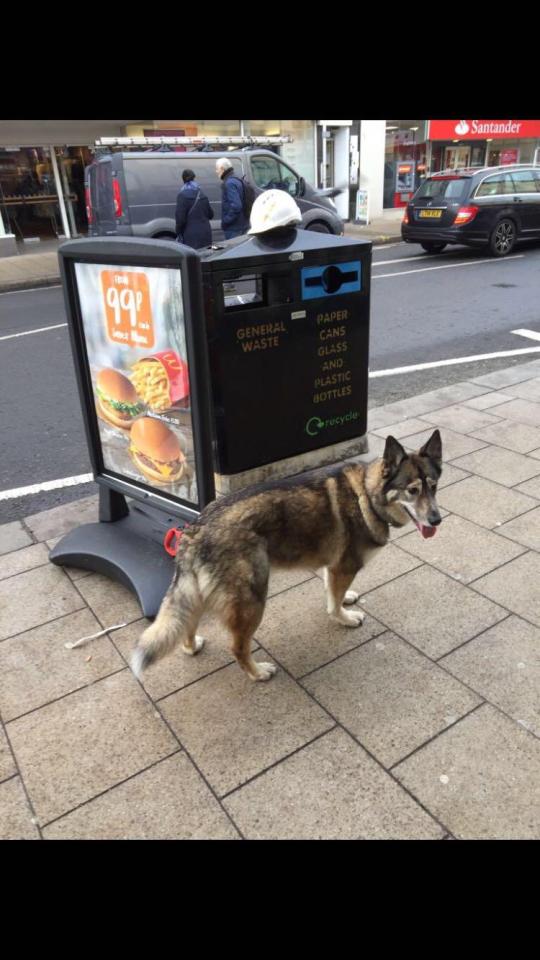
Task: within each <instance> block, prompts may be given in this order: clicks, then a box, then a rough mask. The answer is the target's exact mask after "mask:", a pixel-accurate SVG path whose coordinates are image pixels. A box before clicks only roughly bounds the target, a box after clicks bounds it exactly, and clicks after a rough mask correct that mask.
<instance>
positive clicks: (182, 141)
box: [95, 136, 292, 149]
mask: <svg viewBox="0 0 540 960" xmlns="http://www.w3.org/2000/svg"><path fill="white" fill-rule="evenodd" d="M281 143H292V137H288V136H287V137H100V138H99V139H98V140H96V142H95V146H96V147H164V146H171V147H173V146H178V147H185V146H188V145H190V144H191V145H192V146H193V147H195V149H197V148H204V147H207V146H209V145H210V144H215V145H216V146H227V147H230V146H234V147H244V148H245V147H247V148H249V147H254V146H278V145H279V144H281Z"/></svg>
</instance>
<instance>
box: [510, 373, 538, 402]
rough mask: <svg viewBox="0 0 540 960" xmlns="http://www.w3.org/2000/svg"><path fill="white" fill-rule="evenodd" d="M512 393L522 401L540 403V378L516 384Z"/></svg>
mask: <svg viewBox="0 0 540 960" xmlns="http://www.w3.org/2000/svg"><path fill="white" fill-rule="evenodd" d="M512 393H513V395H514V397H518V398H519V399H520V400H532V401H533V402H534V403H540V377H535V378H534V380H524V381H523V382H522V383H517V384H515V386H514V387H513V388H512Z"/></svg>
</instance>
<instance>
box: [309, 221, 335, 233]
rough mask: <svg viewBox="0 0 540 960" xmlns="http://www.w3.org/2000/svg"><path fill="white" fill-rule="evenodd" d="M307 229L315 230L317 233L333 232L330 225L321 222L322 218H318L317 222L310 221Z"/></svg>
mask: <svg viewBox="0 0 540 960" xmlns="http://www.w3.org/2000/svg"><path fill="white" fill-rule="evenodd" d="M306 230H314V231H315V233H332V231H331V229H330V227H329V226H327V224H326V223H321V221H320V220H316V221H315V223H310V224H308V226H307V227H306Z"/></svg>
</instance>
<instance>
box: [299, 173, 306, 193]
mask: <svg viewBox="0 0 540 960" xmlns="http://www.w3.org/2000/svg"><path fill="white" fill-rule="evenodd" d="M305 192H306V181H305V180H304V178H303V177H299V178H298V196H299V197H303V196H304V193H305Z"/></svg>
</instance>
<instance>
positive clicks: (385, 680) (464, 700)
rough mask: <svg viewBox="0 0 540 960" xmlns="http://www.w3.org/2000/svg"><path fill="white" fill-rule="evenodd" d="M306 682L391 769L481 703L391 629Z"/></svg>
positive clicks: (475, 696) (309, 688)
mask: <svg viewBox="0 0 540 960" xmlns="http://www.w3.org/2000/svg"><path fill="white" fill-rule="evenodd" d="M303 685H304V686H305V688H306V690H308V691H309V692H310V693H312V694H313V696H315V697H316V698H317V700H318V701H319V702H320V703H322V705H323V706H325V707H326V708H327V709H328V710H329V711H330V712H331V713H332V714H333V716H335V717H336V719H337V720H339V722H340V723H342V724H343V726H344V727H346V729H347V730H349V732H350V733H352V734H353V735H354V736H355V737H357V738H358V740H359V741H360V743H361V744H362V745H363V746H364V747H365V748H366V749H367V750H369V752H370V753H372V754H373V755H374V756H375V757H376V758H377V759H378V760H380V762H381V763H382V764H384V766H385V767H390V766H392V765H393V764H395V763H397V762H398V761H399V760H401V759H403V757H405V756H407V754H409V753H411V751H412V750H415V749H416V748H417V747H419V746H420V744H422V743H425V742H426V740H429V739H430V738H431V737H433V736H435V734H437V733H439V732H440V731H441V730H444V729H445V727H447V726H449V725H450V724H452V723H455V722H456V720H457V719H458V717H461V716H463V715H464V714H465V713H467V712H468V711H469V710H472V708H473V707H475V706H476V705H477V704H478V703H480V698H479V697H478V696H477V695H476V694H474V693H472V692H471V691H470V690H468V689H467V688H466V687H464V686H463V684H461V683H456V682H455V681H454V679H453V678H452V677H450V676H449V674H448V673H446V672H445V671H444V670H441V669H440V667H438V666H437V665H436V664H434V663H432V662H431V660H428V659H427V657H424V656H423V655H422V654H421V653H418V651H417V650H414V649H413V648H412V647H411V646H409V644H408V643H405V642H404V641H403V640H401V639H399V637H396V636H394V634H391V633H383V634H382V635H381V636H380V637H376V638H375V639H374V640H370V641H369V642H368V643H366V644H363V645H362V646H361V647H359V648H358V649H357V650H353V651H351V653H347V654H345V656H343V657H340V659H339V660H335V661H334V663H330V664H328V666H326V667H321V669H320V670H317V671H316V672H315V673H312V674H310V675H309V676H308V677H306V678H305V680H304V681H303Z"/></svg>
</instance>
